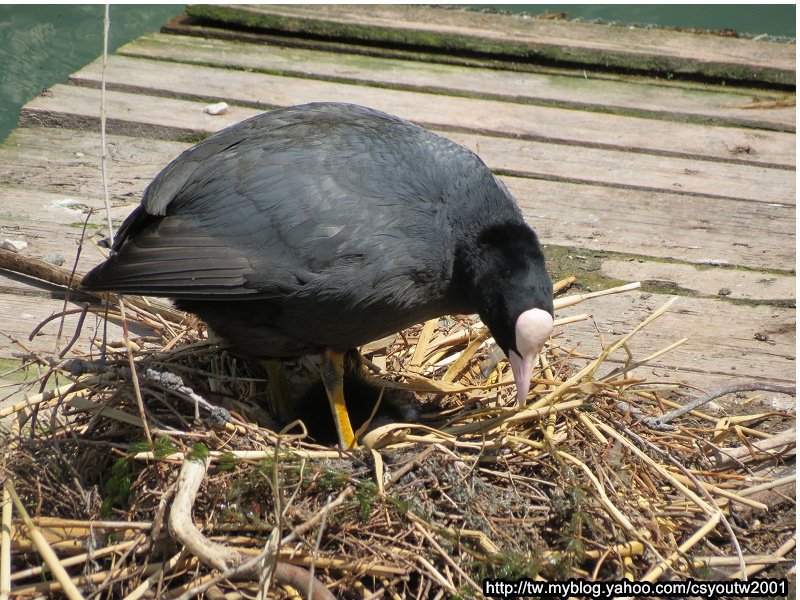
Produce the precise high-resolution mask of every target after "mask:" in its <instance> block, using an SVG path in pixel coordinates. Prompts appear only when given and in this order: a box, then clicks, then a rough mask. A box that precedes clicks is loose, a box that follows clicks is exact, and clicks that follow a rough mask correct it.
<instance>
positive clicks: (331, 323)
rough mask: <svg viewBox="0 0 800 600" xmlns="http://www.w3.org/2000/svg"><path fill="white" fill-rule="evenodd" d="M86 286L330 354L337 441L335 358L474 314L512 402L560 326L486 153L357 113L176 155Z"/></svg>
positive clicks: (260, 120) (336, 107)
mask: <svg viewBox="0 0 800 600" xmlns="http://www.w3.org/2000/svg"><path fill="white" fill-rule="evenodd" d="M81 285H82V287H83V288H84V289H87V290H96V291H115V292H121V293H130V294H144V295H151V296H164V297H169V298H174V299H175V300H176V303H177V305H178V306H179V307H180V308H182V309H184V310H187V311H190V312H193V313H195V314H197V315H198V316H200V317H201V318H202V319H204V320H205V321H206V322H207V323H208V325H209V326H210V327H211V328H212V329H213V330H214V331H215V332H216V333H217V334H218V335H219V336H220V337H221V338H223V339H224V340H225V341H226V342H227V343H228V344H229V345H230V346H231V348H232V349H233V350H234V351H236V352H240V353H243V354H246V355H250V356H255V357H271V358H279V357H288V356H297V355H300V354H306V353H312V352H322V353H324V355H325V360H323V363H322V364H323V366H322V373H323V381H324V383H325V387H326V390H327V392H328V397H329V400H330V402H331V407H332V410H333V413H334V420H335V421H336V425H337V431H338V433H339V441H340V443H341V445H342V446H343V447H350V446H352V445H353V444H354V439H353V433H352V429H351V427H350V423H349V418H348V416H347V411H346V409H345V405H344V399H343V394H342V387H341V381H342V370H341V364H342V363H341V353H342V352H344V351H345V350H348V349H350V348H355V347H357V346H359V345H361V344H364V343H366V342H369V341H371V340H374V339H377V338H380V337H382V336H385V335H388V334H390V333H392V332H395V331H398V330H400V329H402V328H404V327H407V326H409V325H412V324H414V323H418V322H420V321H423V320H425V319H429V318H433V317H435V316H439V315H443V314H448V313H459V312H461V313H463V312H477V313H478V314H479V315H480V316H481V318H482V320H483V322H484V323H485V324H486V325H487V326H488V327H489V329H490V330H491V332H492V334H493V335H494V338H495V340H496V341H497V343H498V344H499V346H500V347H501V348H502V349H503V351H504V352H505V353H506V355H507V356H508V357H509V359H510V362H511V365H512V369H513V372H514V379H515V382H516V384H517V390H518V399H519V402H520V403H522V402H523V401H524V399H525V396H526V395H527V390H528V387H529V385H530V376H531V370H532V368H533V364H534V362H535V359H536V354H537V352H538V351H539V349H540V348H541V346H542V344H543V343H544V341H545V340H546V339H547V337H548V335H549V334H550V331H551V328H552V323H553V289H552V284H551V281H550V278H549V276H548V274H547V271H546V270H545V264H544V256H543V254H542V250H541V247H540V245H539V242H538V240H537V238H536V234H535V233H534V232H533V230H532V229H531V228H530V227H529V226H528V225H527V224H526V223H525V221H524V220H523V218H522V214H521V213H520V211H519V209H518V208H517V206H516V204H515V203H514V200H513V199H512V197H511V195H510V194H509V192H508V190H507V189H506V188H505V186H504V185H503V184H502V183H500V182H499V181H498V180H497V179H496V178H495V177H494V176H493V175H492V173H491V172H490V170H489V169H488V168H487V167H486V165H484V163H483V162H482V161H481V160H480V158H478V157H477V156H476V155H475V154H473V153H472V152H470V151H469V150H467V149H466V148H464V147H462V146H460V145H458V144H456V143H454V142H451V141H449V140H447V139H444V138H442V137H440V136H438V135H435V134H434V133H432V132H430V131H428V130H426V129H423V128H422V127H418V126H416V125H413V124H411V123H409V122H407V121H404V120H402V119H399V118H397V117H393V116H390V115H387V114H385V113H382V112H378V111H375V110H371V109H368V108H364V107H362V106H355V105H349V104H336V103H316V104H307V105H303V106H295V107H291V108H286V109H279V110H274V111H270V112H268V113H264V114H261V115H258V116H256V117H253V118H251V119H248V120H246V121H243V122H241V123H238V124H236V125H233V126H231V127H228V128H227V129H224V130H222V131H220V132H218V133H216V134H215V135H212V136H211V137H209V138H208V139H206V140H205V141H203V142H201V143H200V144H198V145H197V146H195V147H193V148H191V149H189V150H187V151H185V152H184V153H183V154H181V155H180V156H179V157H178V158H176V159H175V160H174V161H172V162H171V163H170V164H169V165H168V166H167V167H166V168H165V169H164V170H163V171H162V172H161V173H160V174H159V175H158V176H157V177H156V178H155V179H154V180H153V182H152V183H151V184H150V185H149V186H148V187H147V189H146V190H145V192H144V196H143V198H142V203H141V206H139V207H138V208H136V209H135V210H134V211H133V213H131V214H130V216H128V218H127V219H126V220H125V222H124V223H123V224H122V226H121V228H120V230H119V232H118V233H117V236H116V238H115V240H114V244H113V248H112V254H111V256H110V257H109V259H108V260H107V261H105V262H104V263H103V264H101V265H99V266H98V267H96V268H94V269H93V270H92V271H90V272H89V273H88V274H87V275H86V276H85V277H84V279H83V281H82V283H81Z"/></svg>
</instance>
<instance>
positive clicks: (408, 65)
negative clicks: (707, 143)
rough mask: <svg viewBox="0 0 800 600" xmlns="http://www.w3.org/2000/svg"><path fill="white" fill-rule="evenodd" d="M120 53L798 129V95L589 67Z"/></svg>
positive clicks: (132, 46)
mask: <svg viewBox="0 0 800 600" xmlns="http://www.w3.org/2000/svg"><path fill="white" fill-rule="evenodd" d="M117 54H121V55H123V56H132V57H139V58H152V59H159V60H167V61H176V62H184V63H189V64H194V65H208V66H214V67H223V68H236V69H243V70H256V71H261V72H264V73H270V74H274V75H288V76H294V77H306V78H314V79H324V80H328V81H338V82H341V83H360V84H366V85H377V86H381V87H393V88H397V89H406V90H411V91H421V92H428V93H440V94H450V95H467V96H471V97H479V98H487V99H497V100H506V101H513V102H525V103H532V104H541V105H552V106H560V107H564V108H573V109H576V108H577V109H582V110H591V111H601V112H611V113H617V114H627V115H633V116H642V117H650V118H658V119H671V120H678V121H690V122H697V123H706V124H714V125H726V126H738V127H753V128H760V129H774V130H779V131H794V130H795V107H794V94H790V93H787V92H775V91H771V90H742V89H736V88H731V87H721V86H712V85H705V86H702V87H700V86H697V85H694V84H687V83H678V82H674V81H673V82H664V81H663V80H662V81H657V82H656V81H648V80H644V79H634V78H631V77H629V78H627V79H620V78H614V77H612V76H610V75H608V74H598V73H593V72H589V73H587V72H586V71H583V72H578V71H567V70H562V71H560V72H559V71H555V72H554V71H553V70H550V71H548V72H543V73H524V72H522V73H521V72H518V71H509V70H503V69H489V68H470V67H465V66H461V65H452V64H443V63H436V62H420V61H413V60H402V59H397V58H377V57H372V56H364V55H359V54H348V53H341V52H335V53H334V52H323V51H319V50H309V49H302V48H289V47H279V46H264V45H257V44H250V43H241V42H234V41H225V40H215V39H208V38H205V39H199V38H196V37H191V36H182V35H165V34H161V33H153V34H149V35H145V36H142V37H141V38H139V39H137V40H135V41H133V42H131V43H129V44H126V45H125V46H123V47H122V48H120V49H119V50H117Z"/></svg>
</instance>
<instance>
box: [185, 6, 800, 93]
mask: <svg viewBox="0 0 800 600" xmlns="http://www.w3.org/2000/svg"><path fill="white" fill-rule="evenodd" d="M187 13H188V14H189V15H191V16H193V17H198V18H202V19H207V20H209V21H214V22H218V23H222V24H225V25H234V26H240V27H246V28H250V29H262V30H269V31H279V32H282V33H289V34H293V35H297V34H302V35H305V36H313V37H322V38H326V39H338V40H342V39H344V40H348V41H349V40H355V41H360V42H367V43H373V44H374V43H380V44H389V45H400V46H404V47H408V46H410V47H422V48H430V49H436V50H440V51H441V50H444V51H447V52H454V53H474V54H479V55H496V56H500V57H510V58H515V59H523V60H536V61H546V62H554V63H566V64H586V65H591V66H594V67H600V68H602V69H609V68H613V69H623V70H627V71H634V72H646V73H660V74H662V75H663V74H664V73H666V74H667V77H671V76H674V75H675V74H680V75H689V76H697V75H701V76H704V77H708V78H713V79H720V80H723V81H724V80H736V81H763V82H768V83H777V84H782V85H794V84H795V76H794V73H793V72H790V71H784V70H780V69H773V68H766V67H757V66H752V65H748V64H735V63H727V62H725V63H717V62H711V61H707V62H701V61H696V60H686V59H683V58H680V57H672V56H664V55H659V54H655V53H654V54H640V53H633V52H624V51H615V50H610V49H606V50H604V51H597V50H595V49H592V48H579V47H575V46H569V45H558V44H534V43H532V42H516V41H513V40H511V39H501V40H498V39H493V38H488V37H480V36H479V35H461V34H453V33H445V32H442V31H428V30H421V29H416V30H415V29H400V28H392V27H380V26H368V25H360V24H355V23H341V22H335V21H327V20H324V19H309V18H303V17H287V16H281V15H276V14H270V13H269V12H267V11H266V10H265V11H247V10H245V11H243V10H238V9H237V8H234V7H229V6H220V5H192V6H189V7H187ZM608 31H609V32H610V33H612V34H613V33H614V32H615V31H616V30H615V29H613V28H609V29H608ZM619 31H620V34H623V33H627V31H626V30H625V29H619Z"/></svg>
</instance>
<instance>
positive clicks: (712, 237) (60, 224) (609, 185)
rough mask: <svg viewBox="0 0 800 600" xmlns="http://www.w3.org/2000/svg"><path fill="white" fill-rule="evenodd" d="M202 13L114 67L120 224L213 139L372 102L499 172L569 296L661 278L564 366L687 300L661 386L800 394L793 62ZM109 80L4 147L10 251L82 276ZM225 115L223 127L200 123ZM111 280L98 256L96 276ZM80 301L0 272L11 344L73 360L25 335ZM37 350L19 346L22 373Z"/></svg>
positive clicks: (620, 38)
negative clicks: (211, 110)
mask: <svg viewBox="0 0 800 600" xmlns="http://www.w3.org/2000/svg"><path fill="white" fill-rule="evenodd" d="M189 12H190V13H191V15H192V16H188V17H187V16H182V17H178V18H176V19H173V20H172V21H170V23H168V24H167V25H166V26H165V28H164V32H162V33H157V34H152V35H147V36H144V37H142V38H140V39H138V40H136V41H134V42H132V43H130V44H128V45H126V46H124V47H122V48H121V49H120V50H119V51H118V52H116V53H115V54H114V55H113V56H110V57H109V59H108V64H107V67H106V74H105V76H106V82H107V87H108V90H109V92H108V94H107V103H108V130H109V132H110V136H109V150H110V158H111V160H110V172H109V177H110V181H109V186H110V193H111V197H112V201H113V217H114V218H115V219H122V218H123V217H124V216H125V215H126V214H127V213H128V212H130V210H132V209H133V207H134V206H135V205H136V204H137V203H138V202H139V198H140V195H141V193H142V191H143V190H144V188H145V186H146V185H147V184H148V183H149V181H150V180H151V178H152V177H153V176H155V175H156V174H157V173H158V172H159V171H160V170H161V169H162V168H163V167H164V166H165V165H166V164H167V163H168V162H169V161H170V160H172V159H173V158H174V157H175V156H176V155H177V154H179V153H180V152H181V151H182V150H184V149H186V148H187V147H189V146H190V145H191V144H192V143H193V142H196V141H198V140H200V139H202V138H203V137H204V136H206V135H208V134H210V133H212V132H214V131H217V130H219V129H221V128H223V127H225V126H227V125H230V124H232V123H235V122H237V121H240V120H241V119H244V118H247V117H249V116H251V115H254V114H256V113H258V112H261V111H264V110H268V109H271V108H275V107H280V106H289V105H293V104H300V103H305V102H312V101H343V102H353V103H358V104H363V105H366V106H370V107H373V108H377V109H380V110H384V111H387V112H390V113H393V114H396V115H398V116H401V117H404V118H406V119H409V120H411V121H414V122H417V123H419V124H421V125H424V126H426V127H429V128H431V129H433V130H435V131H438V132H440V133H442V134H443V135H445V136H447V137H449V138H451V139H453V140H455V141H457V142H460V143H462V144H464V145H466V146H468V147H469V148H471V149H473V150H475V151H476V152H478V153H479V154H480V155H481V156H482V157H483V159H484V160H485V161H486V163H487V164H488V165H489V166H490V167H491V168H492V169H493V170H494V171H495V172H496V173H498V174H499V175H500V176H501V178H502V179H503V181H504V182H505V183H506V185H507V186H508V188H509V189H510V190H511V192H512V193H513V194H514V196H515V197H516V198H517V200H518V202H519V204H520V206H521V207H522V209H523V211H524V213H525V215H526V217H527V218H528V220H529V221H530V223H531V224H532V225H533V226H534V227H535V228H536V230H537V232H538V233H539V235H540V238H541V239H542V240H543V242H544V243H545V244H546V250H547V254H548V260H549V266H550V269H551V271H552V272H553V274H554V276H555V277H565V276H568V275H575V276H576V277H577V279H578V283H579V284H580V285H582V286H584V287H585V288H586V289H590V290H597V289H602V288H605V287H610V286H612V285H617V284H619V283H622V282H628V281H642V282H643V288H642V290H641V291H640V292H636V293H629V294H625V295H620V296H611V297H605V298H601V299H597V300H596V301H594V302H592V303H591V304H587V305H583V306H582V307H581V308H580V311H581V312H585V311H587V310H591V311H592V314H593V317H594V321H589V322H586V323H583V324H577V325H572V326H570V327H569V328H568V330H567V331H566V332H565V333H564V334H563V335H562V337H561V338H560V340H559V343H560V344H562V346H564V347H574V346H576V345H577V347H578V349H579V350H581V349H583V350H585V351H586V352H587V353H592V352H595V351H596V349H597V347H598V345H599V344H600V343H601V339H604V340H605V341H609V340H612V339H614V338H616V337H618V336H619V335H621V334H624V333H626V332H628V331H630V330H631V329H632V328H633V327H634V326H635V325H636V324H637V323H639V322H640V321H641V320H642V319H644V318H645V317H646V316H648V315H649V314H650V313H651V312H652V311H653V310H654V309H656V308H658V307H659V306H661V305H662V304H663V303H664V302H665V301H666V300H667V299H668V298H669V297H670V296H672V295H678V296H680V299H679V301H678V303H677V304H676V305H675V307H674V309H673V310H672V311H671V312H669V313H668V314H666V315H665V316H663V317H662V318H661V319H659V320H658V321H657V322H656V323H655V324H654V325H653V326H651V327H649V328H647V329H646V330H645V331H644V332H643V333H642V334H641V335H640V336H638V337H636V338H634V340H633V341H632V343H631V350H632V351H633V353H634V355H635V356H636V357H644V356H647V355H649V354H651V353H652V352H654V351H655V350H658V349H660V348H662V347H664V346H666V345H667V344H669V343H670V342H672V341H675V340H677V339H679V338H682V337H687V338H689V341H688V342H687V343H685V344H684V345H682V346H680V347H679V348H677V349H675V350H674V351H672V352H670V353H668V354H666V355H664V356H663V357H661V358H659V359H657V360H656V361H655V362H654V364H653V365H652V366H649V367H647V368H645V369H644V372H643V373H642V374H643V375H644V376H647V377H649V378H653V377H655V378H662V379H663V380H664V381H677V382H681V383H685V384H688V385H692V386H697V387H699V388H703V389H707V388H710V387H712V386H715V385H719V384H723V383H736V382H744V381H752V380H759V381H767V382H773V383H784V384H785V383H789V382H792V383H793V382H794V381H795V322H796V318H795V290H796V287H795V286H796V283H795V181H796V179H795V161H796V156H795V92H794V86H795V47H794V45H788V44H776V43H770V42H763V41H753V40H745V39H736V38H726V37H719V36H714V35H701V34H694V33H684V32H677V31H667V30H641V29H629V28H626V27H613V26H604V25H592V24H586V23H573V22H561V21H547V20H538V19H525V18H522V17H519V16H509V15H498V14H483V13H473V12H465V11H461V10H446V9H434V8H426V7H408V6H405V7H404V6H368V7H361V6H359V7H349V6H327V7H320V6H314V7H313V8H311V7H302V6H261V7H238V6H230V5H229V6H226V7H214V6H197V7H190V8H189ZM101 74H102V62H101V60H100V59H98V60H96V61H95V62H93V63H92V64H89V65H87V66H86V67H84V68H83V69H81V70H80V71H78V72H77V73H74V74H73V75H72V76H71V77H70V81H69V84H68V85H60V84H59V85H54V86H53V87H52V88H50V89H49V90H46V91H43V92H42V94H41V95H40V96H38V97H37V98H34V99H33V100H32V101H31V102H29V103H28V104H27V105H26V106H25V107H24V108H23V110H22V113H21V115H20V127H19V128H18V129H17V130H15V131H14V132H13V133H12V134H11V135H10V136H9V137H8V139H7V140H6V141H5V142H4V143H3V144H2V145H1V146H0V240H5V239H9V240H20V241H24V242H26V243H27V247H26V248H25V249H24V250H22V251H21V254H22V255H24V256H26V257H31V258H45V259H46V260H50V261H52V260H53V259H54V255H56V256H61V257H63V259H64V261H65V262H64V265H63V266H62V269H67V270H69V269H71V267H72V263H73V261H74V258H75V255H76V251H77V249H78V245H79V243H80V240H81V234H82V228H83V223H84V220H85V219H86V214H87V211H88V209H90V208H91V209H95V210H97V214H95V215H94V216H92V217H91V219H90V227H91V228H95V229H97V228H101V229H102V227H103V218H104V217H103V212H102V210H101V209H102V205H103V201H102V197H103V190H102V183H101V173H100V159H99V157H100V137H99V134H98V124H99V98H100V92H99V87H100V81H101ZM220 101H225V102H227V103H228V104H229V105H230V110H229V111H228V112H227V113H226V114H224V115H218V116H212V115H209V114H206V113H204V112H203V108H204V107H205V106H206V105H207V104H209V103H211V102H220ZM100 260H101V257H100V254H99V253H98V252H97V251H96V249H95V248H94V247H93V246H91V245H86V246H85V247H84V248H83V252H82V253H81V255H80V259H79V260H78V262H77V267H76V268H77V272H78V273H83V272H85V271H87V270H88V269H89V268H90V267H91V266H93V265H95V264H97V263H98V262H99V261H100ZM3 264H8V263H7V262H6V263H3ZM63 299H64V289H63V288H61V287H59V286H55V285H51V284H47V283H43V282H42V281H40V280H38V279H36V278H31V277H26V276H21V275H19V274H16V273H13V272H12V271H10V270H0V332H2V333H4V334H8V335H11V336H14V337H15V338H19V339H20V340H24V343H25V345H26V346H27V347H28V348H29V349H30V350H31V351H35V352H39V353H42V354H45V355H47V354H52V352H53V349H54V348H55V345H56V336H57V333H58V322H57V321H55V322H53V323H50V324H49V325H47V326H45V327H44V328H43V329H42V330H41V332H40V334H39V335H37V336H36V337H35V338H34V339H33V340H32V341H27V338H28V334H29V333H30V332H31V330H32V329H33V327H34V326H36V325H37V324H38V323H39V322H40V321H42V320H43V319H45V318H46V317H48V316H49V315H50V314H51V313H54V312H59V311H61V310H62V309H63V304H64V300H63ZM76 300H77V299H75V298H73V299H71V300H70V306H71V307H72V308H79V307H80V305H81V302H80V301H76ZM565 314H568V311H565ZM76 319H77V315H71V316H70V317H69V318H68V319H67V320H66V323H65V325H64V332H66V333H64V334H62V336H66V337H67V339H68V338H69V336H70V335H71V334H72V331H73V329H74V327H75V322H76ZM90 320H91V319H90ZM94 326H95V324H94V323H93V322H92V323H89V322H88V321H87V324H86V328H87V329H88V330H91V328H92V327H94ZM598 331H599V332H600V333H601V334H602V336H599V335H598ZM113 335H114V332H112V336H113ZM62 346H63V343H62ZM77 347H80V346H77ZM84 348H85V346H84ZM20 352H21V348H20V346H19V345H17V344H14V343H12V342H11V341H10V340H9V338H8V337H7V336H5V335H4V336H2V337H0V366H2V367H3V369H2V370H3V371H5V370H8V369H9V368H10V367H13V366H14V364H17V362H18V355H19V353H20Z"/></svg>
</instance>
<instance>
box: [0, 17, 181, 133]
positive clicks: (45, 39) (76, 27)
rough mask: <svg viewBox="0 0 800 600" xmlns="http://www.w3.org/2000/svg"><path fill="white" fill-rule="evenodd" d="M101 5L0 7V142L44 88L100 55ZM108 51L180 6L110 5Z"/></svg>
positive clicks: (153, 28) (154, 28) (157, 23)
mask: <svg viewBox="0 0 800 600" xmlns="http://www.w3.org/2000/svg"><path fill="white" fill-rule="evenodd" d="M103 12H104V7H103V5H70V4H63V5H62V4H58V5H13V4H12V5H9V4H4V5H0V140H2V139H4V138H5V137H6V135H8V133H9V132H10V131H11V130H12V129H14V128H15V127H16V126H17V119H18V118H19V110H20V108H22V105H23V104H25V103H26V102H27V101H28V100H30V99H31V98H33V97H34V96H36V94H38V93H40V92H41V91H42V89H43V88H46V87H49V86H51V85H53V84H54V83H66V81H67V77H68V76H69V74H70V73H74V72H75V71H77V70H78V69H80V68H81V67H83V66H84V65H86V64H88V63H90V62H91V61H92V60H94V59H95V58H97V57H98V56H100V55H101V54H102V53H103ZM110 12H111V28H110V29H109V44H110V50H111V51H113V50H114V49H116V48H118V47H120V46H121V45H123V44H125V43H127V42H129V41H131V40H133V39H135V38H137V37H139V36H141V35H142V34H145V33H147V32H150V31H158V29H159V28H160V27H161V25H163V24H164V23H165V22H166V21H167V20H168V19H170V18H171V17H173V16H175V15H178V14H180V13H181V12H183V5H182V4H170V5H164V4H162V5H157V4H151V5H135V4H126V5H115V6H112V7H111V11H110Z"/></svg>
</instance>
